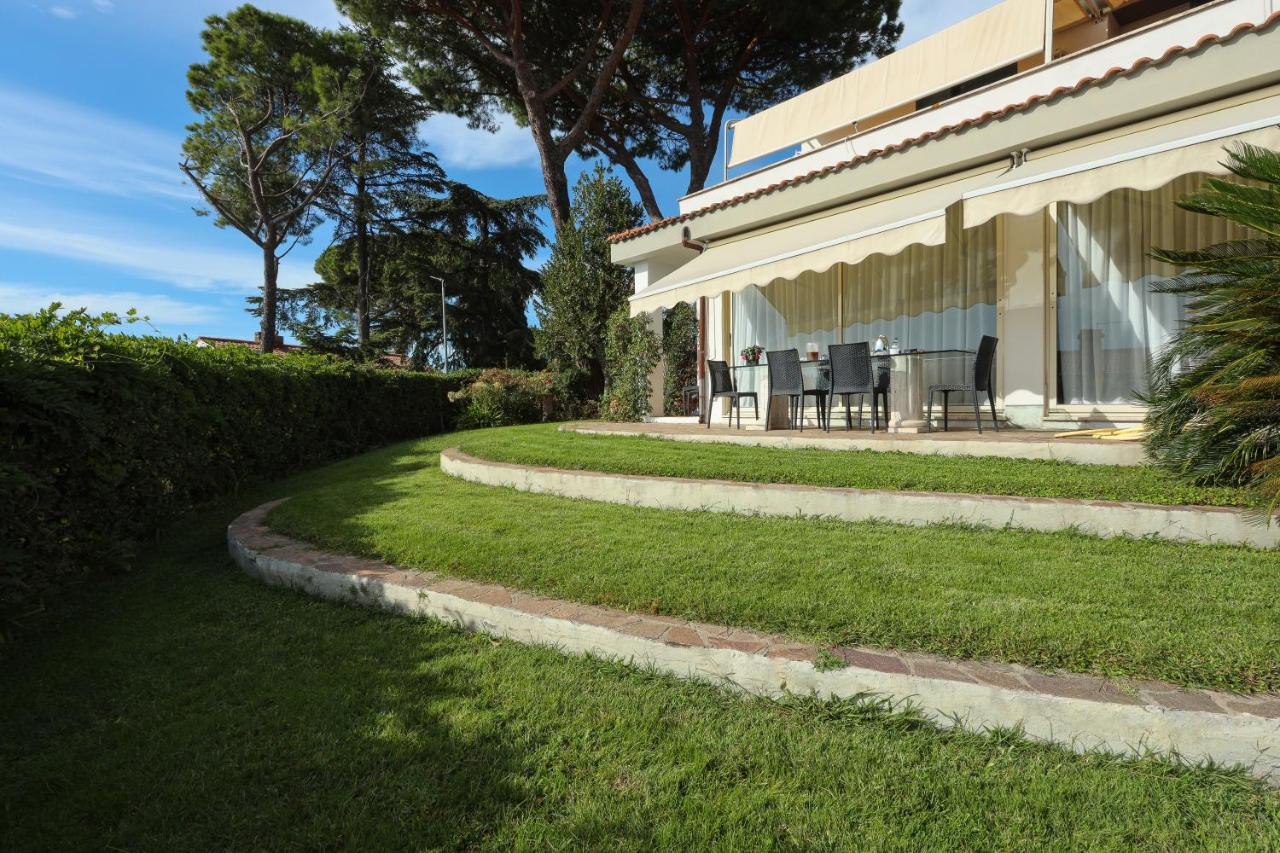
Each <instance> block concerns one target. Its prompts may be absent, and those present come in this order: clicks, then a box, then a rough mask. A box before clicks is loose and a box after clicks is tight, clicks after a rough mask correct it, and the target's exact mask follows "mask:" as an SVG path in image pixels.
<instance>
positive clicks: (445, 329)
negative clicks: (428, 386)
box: [427, 275, 449, 373]
mask: <svg viewBox="0 0 1280 853" xmlns="http://www.w3.org/2000/svg"><path fill="white" fill-rule="evenodd" d="M427 277H428V278H434V279H435V280H436V281H438V282H440V346H441V347H443V348H444V372H445V373H448V372H449V321H448V320H447V319H445V301H444V279H443V278H441V277H440V276H438V275H432V276H427Z"/></svg>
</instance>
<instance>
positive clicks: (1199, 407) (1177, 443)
mask: <svg viewBox="0 0 1280 853" xmlns="http://www.w3.org/2000/svg"><path fill="white" fill-rule="evenodd" d="M1227 154H1228V159H1227V162H1225V163H1224V164H1223V165H1224V166H1225V167H1226V168H1227V169H1228V170H1229V171H1230V172H1231V174H1232V175H1235V176H1236V177H1238V178H1244V179H1246V180H1247V181H1248V182H1249V183H1240V182H1236V181H1232V180H1229V179H1219V178H1210V179H1208V180H1207V181H1206V182H1205V184H1204V186H1202V187H1201V188H1200V189H1199V190H1198V191H1196V192H1194V193H1191V194H1190V195H1188V196H1186V197H1184V198H1183V199H1181V200H1180V201H1179V202H1178V204H1179V206H1180V207H1182V208H1184V209H1185V210H1189V211H1192V212H1193V213H1201V214H1206V215H1209V216H1218V217H1222V218H1224V219H1227V220H1230V221H1231V222H1234V223H1237V224H1239V225H1242V226H1244V227H1245V228H1247V229H1248V231H1249V232H1250V236H1249V237H1248V238H1247V239H1242V240H1233V241H1230V242H1226V243H1219V244H1217V245H1214V246H1209V247H1206V248H1203V249H1199V250H1196V251H1186V252H1179V251H1170V250H1166V249H1155V250H1153V252H1152V254H1153V256H1154V257H1155V258H1157V259H1158V260H1161V261H1164V262H1165V263H1169V264H1173V265H1174V266H1176V267H1178V268H1179V269H1184V270H1186V271H1185V272H1183V273H1182V274H1180V275H1177V276H1175V277H1173V278H1170V279H1167V280H1165V281H1163V282H1160V283H1159V284H1157V285H1155V286H1154V289H1155V290H1156V291H1157V292H1161V293H1176V294H1182V295H1185V296H1186V297H1187V299H1188V301H1187V321H1186V323H1185V325H1184V326H1183V328H1182V329H1181V330H1180V331H1179V332H1178V333H1177V334H1176V335H1175V336H1174V338H1173V340H1172V341H1171V342H1170V343H1169V345H1168V346H1167V347H1166V348H1165V349H1164V350H1163V351H1162V352H1161V354H1160V356H1159V358H1157V360H1156V363H1155V365H1154V367H1153V371H1152V380H1151V391H1150V393H1149V395H1148V397H1147V400H1146V402H1147V404H1148V405H1149V406H1150V407H1151V408H1150V411H1149V413H1148V415H1147V439H1146V443H1147V451H1148V453H1149V454H1150V456H1151V457H1152V458H1153V459H1155V460H1156V461H1157V462H1158V463H1159V464H1161V465H1162V466H1164V467H1165V468H1167V469H1169V470H1172V471H1174V472H1175V473H1177V474H1179V475H1182V476H1184V477H1187V478H1189V479H1191V480H1193V481H1194V482H1197V483H1200V484H1206V485H1207V484H1221V485H1234V486H1244V487H1249V488H1251V489H1253V490H1254V491H1255V493H1256V495H1257V496H1258V498H1259V504H1260V506H1261V507H1262V508H1263V510H1264V512H1265V515H1266V516H1267V517H1268V518H1270V516H1271V515H1272V514H1273V513H1275V511H1276V506H1277V503H1280V153H1278V152H1275V151H1269V150H1267V149H1264V148H1258V147H1256V146H1252V145H1240V146H1238V147H1236V148H1234V149H1232V150H1228V152H1227Z"/></svg>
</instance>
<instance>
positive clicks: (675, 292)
mask: <svg viewBox="0 0 1280 853" xmlns="http://www.w3.org/2000/svg"><path fill="white" fill-rule="evenodd" d="M1000 174H1001V171H1000V168H999V167H996V168H986V169H982V170H980V171H973V172H969V173H968V174H966V175H964V176H963V177H960V178H956V179H954V180H950V181H939V182H935V183H932V184H928V185H925V186H921V187H916V188H913V189H912V190H910V191H904V192H899V193H897V194H894V195H887V196H878V197H876V198H872V199H867V200H864V201H862V202H860V203H859V204H858V205H857V206H855V207H846V208H842V209H839V210H836V211H834V212H831V213H829V214H827V215H825V216H819V217H812V218H809V219H805V220H802V221H798V222H794V223H791V224H785V225H782V226H778V227H772V228H768V229H761V230H758V231H753V232H751V233H749V234H745V235H743V236H741V237H735V238H733V239H727V240H724V241H722V242H717V243H714V244H712V245H711V246H710V247H708V248H707V250H706V251H705V252H703V253H702V254H701V255H698V256H697V257H696V258H694V259H693V260H691V261H689V262H688V263H686V264H684V265H683V266H681V267H679V268H678V269H676V270H675V272H672V273H670V274H669V275H667V276H665V277H663V278H661V279H659V280H658V281H655V282H653V283H652V284H650V285H649V286H648V287H646V288H644V289H643V290H641V291H640V292H639V293H637V294H635V295H634V296H632V297H631V313H632V315H633V316H634V315H636V314H639V313H641V312H647V311H654V310H657V309H659V308H670V307H671V306H673V305H675V304H676V303H679V302H691V301H693V300H695V299H697V298H698V297H701V296H712V295H715V294H717V293H720V292H722V291H726V290H727V291H738V290H743V289H744V288H747V287H750V286H751V285H758V286H760V287H767V286H768V285H769V284H770V283H771V282H774V281H777V280H779V279H794V278H796V277H797V276H799V275H801V274H803V273H823V272H826V271H827V270H829V269H831V268H832V267H833V266H835V265H836V264H839V263H845V264H856V263H858V262H859V261H862V260H864V259H866V258H869V257H871V256H872V255H896V254H898V253H899V252H901V251H902V250H903V249H905V248H907V247H908V246H912V245H916V244H919V245H923V246H938V245H941V244H943V243H945V242H947V236H948V229H957V228H959V227H960V226H961V222H962V219H963V216H962V214H961V212H960V210H959V206H958V203H959V201H960V199H961V198H962V197H963V195H964V194H965V193H966V192H968V191H970V190H974V189H978V188H980V187H984V186H988V185H990V183H991V182H992V181H993V180H996V179H997V178H998V177H999V176H1000ZM761 201H763V199H761V200H757V201H756V202H754V203H757V204H758V203H760V202H761Z"/></svg>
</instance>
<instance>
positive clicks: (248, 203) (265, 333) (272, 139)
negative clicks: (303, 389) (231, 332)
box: [181, 5, 359, 352]
mask: <svg viewBox="0 0 1280 853" xmlns="http://www.w3.org/2000/svg"><path fill="white" fill-rule="evenodd" d="M201 39H202V41H203V44H204V50H205V52H206V53H207V54H208V57H209V59H208V61H207V62H203V63H197V64H195V65H192V66H191V69H190V71H189V72H188V74H187V81H188V89H187V100H188V101H189V102H190V104H191V107H192V109H194V110H195V111H196V113H197V114H198V115H199V116H200V120H199V121H197V122H196V123H194V124H192V125H190V126H189V127H188V129H187V130H188V136H187V138H186V141H185V142H184V143H183V149H182V150H183V155H184V158H183V161H182V163H181V168H182V171H183V172H184V173H185V174H186V175H187V177H188V178H189V179H190V180H191V182H192V183H193V184H194V185H195V186H196V188H197V189H198V190H199V191H200V193H201V195H202V196H203V197H204V200H205V202H206V203H207V204H208V205H209V207H210V208H212V211H213V212H214V213H215V214H216V219H215V224H217V225H218V226H219V227H226V226H231V227H233V228H235V229H236V230H237V231H239V232H240V233H242V234H244V235H245V236H246V237H248V238H249V239H250V240H252V241H253V243H254V244H255V245H257V246H258V247H259V248H260V249H261V250H262V257H263V281H262V348H263V351H265V352H270V351H271V350H272V349H274V347H275V345H276V334H275V331H276V308H275V300H276V278H277V273H278V270H279V262H280V257H281V256H282V255H283V254H285V253H287V252H288V251H289V249H291V248H292V247H293V245H294V244H296V243H297V242H298V241H300V240H305V239H306V238H307V236H308V235H309V234H310V233H311V232H312V230H314V228H315V227H316V225H317V224H318V223H319V217H318V216H317V215H316V211H315V207H314V206H315V203H316V201H317V199H318V198H319V197H320V195H321V194H322V193H323V192H325V190H326V189H327V188H328V186H329V182H330V179H331V178H332V176H333V173H334V170H335V169H336V168H337V166H338V162H339V160H340V158H341V153H340V147H341V144H342V142H343V134H342V127H343V124H344V122H345V121H346V118H347V115H348V113H349V112H350V110H351V108H352V105H353V103H354V102H355V101H356V100H357V99H358V97H359V93H358V90H357V88H356V81H355V80H353V79H352V78H350V77H348V76H347V75H346V74H345V73H344V64H345V63H344V61H343V55H342V54H343V51H342V41H341V39H340V37H339V36H338V35H337V34H334V33H329V32H325V31H322V30H317V29H315V28H313V27H311V26H308V25H307V24H305V23H303V22H302V21H299V20H296V19H294V18H289V17H286V16H284V15H275V14H271V13H269V12H263V11H261V10H259V9H256V8H254V7H253V6H248V5H246V6H241V7H240V8H238V9H236V10H235V11H233V12H231V13H230V14H228V15H226V16H225V17H223V16H219V15H213V16H211V17H209V18H208V19H206V21H205V30H204V32H203V33H202V34H201ZM201 212H205V213H207V212H208V211H201Z"/></svg>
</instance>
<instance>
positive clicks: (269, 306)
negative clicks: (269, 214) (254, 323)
mask: <svg viewBox="0 0 1280 853" xmlns="http://www.w3.org/2000/svg"><path fill="white" fill-rule="evenodd" d="M279 272H280V259H279V258H277V257H276V245H275V243H274V242H271V241H268V242H267V243H266V245H264V246H263V247H262V340H261V341H259V343H258V351H259V352H275V349H276V275H277V274H278V273H279Z"/></svg>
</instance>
